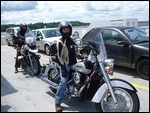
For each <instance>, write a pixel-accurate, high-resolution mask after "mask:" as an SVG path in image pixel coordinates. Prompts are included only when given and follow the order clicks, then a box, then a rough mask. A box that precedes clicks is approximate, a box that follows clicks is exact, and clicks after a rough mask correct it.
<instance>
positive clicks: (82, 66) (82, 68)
mask: <svg viewBox="0 0 150 113" xmlns="http://www.w3.org/2000/svg"><path fill="white" fill-rule="evenodd" d="M71 69H72V70H74V71H77V72H80V73H83V74H88V73H90V72H91V70H89V69H86V67H85V64H84V63H83V62H78V63H76V64H74V65H73V66H72V67H71Z"/></svg>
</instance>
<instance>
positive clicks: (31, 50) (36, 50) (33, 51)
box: [29, 48, 38, 53]
mask: <svg viewBox="0 0 150 113" xmlns="http://www.w3.org/2000/svg"><path fill="white" fill-rule="evenodd" d="M29 51H30V52H32V53H37V52H38V48H37V49H29Z"/></svg>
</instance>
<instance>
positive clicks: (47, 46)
mask: <svg viewBox="0 0 150 113" xmlns="http://www.w3.org/2000/svg"><path fill="white" fill-rule="evenodd" d="M45 54H46V55H49V54H50V47H49V45H45Z"/></svg>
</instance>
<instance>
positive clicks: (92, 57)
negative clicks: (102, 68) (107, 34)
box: [88, 54, 96, 63]
mask: <svg viewBox="0 0 150 113" xmlns="http://www.w3.org/2000/svg"><path fill="white" fill-rule="evenodd" d="M88 60H89V61H91V62H92V63H95V62H96V58H95V56H94V55H92V54H90V55H89V56H88Z"/></svg>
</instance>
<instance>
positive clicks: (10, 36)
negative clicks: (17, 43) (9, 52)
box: [5, 27, 20, 46]
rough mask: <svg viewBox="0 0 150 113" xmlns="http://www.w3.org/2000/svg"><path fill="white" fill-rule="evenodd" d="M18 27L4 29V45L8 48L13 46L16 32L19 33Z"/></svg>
mask: <svg viewBox="0 0 150 113" xmlns="http://www.w3.org/2000/svg"><path fill="white" fill-rule="evenodd" d="M19 29H20V28H19V27H9V28H7V29H6V32H5V37H6V44H7V45H8V46H10V45H13V44H14V40H15V39H14V38H16V36H17V32H18V31H19Z"/></svg>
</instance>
